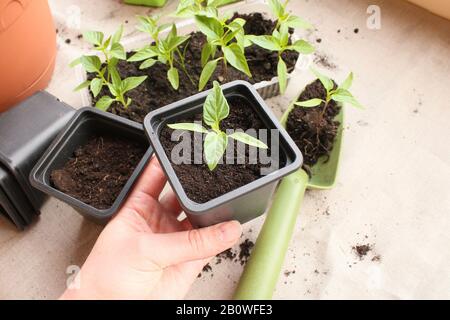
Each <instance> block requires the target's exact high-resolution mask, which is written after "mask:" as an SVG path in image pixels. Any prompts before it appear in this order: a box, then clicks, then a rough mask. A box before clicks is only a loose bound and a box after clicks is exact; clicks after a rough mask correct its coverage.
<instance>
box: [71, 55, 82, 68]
mask: <svg viewBox="0 0 450 320" xmlns="http://www.w3.org/2000/svg"><path fill="white" fill-rule="evenodd" d="M80 63H81V57H78V58H76V59H75V60H73V61H72V62H71V63H70V64H69V67H71V68H73V67H75V66H77V65H79V64H80Z"/></svg>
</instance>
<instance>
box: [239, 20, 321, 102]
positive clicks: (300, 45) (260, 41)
mask: <svg viewBox="0 0 450 320" xmlns="http://www.w3.org/2000/svg"><path fill="white" fill-rule="evenodd" d="M247 38H248V40H250V41H251V42H252V43H254V44H256V45H257V46H259V47H262V48H264V49H267V50H270V51H275V52H277V53H278V64H277V74H278V81H279V84H280V92H281V93H282V94H283V93H284V92H285V91H286V87H287V78H288V70H287V66H286V63H285V62H284V60H283V53H284V52H285V51H287V50H292V51H296V52H298V53H300V54H311V53H313V52H314V47H313V46H312V45H311V44H310V43H308V42H307V41H305V40H297V41H295V42H294V43H292V44H290V43H289V27H288V25H287V24H282V25H280V28H279V29H275V30H274V31H273V33H272V35H262V36H254V35H249V36H247Z"/></svg>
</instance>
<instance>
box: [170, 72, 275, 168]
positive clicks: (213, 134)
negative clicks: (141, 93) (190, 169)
mask: <svg viewBox="0 0 450 320" xmlns="http://www.w3.org/2000/svg"><path fill="white" fill-rule="evenodd" d="M229 113H230V107H229V105H228V102H227V100H226V98H225V96H224V94H223V92H222V89H221V88H220V85H219V83H218V82H217V81H214V83H213V89H212V90H211V93H210V94H209V95H208V96H207V97H206V100H205V103H204V104H203V122H204V123H205V124H206V125H208V126H209V127H210V130H208V129H206V128H205V127H203V126H202V125H201V124H198V123H174V124H169V125H168V127H169V128H171V129H174V130H187V131H193V132H199V133H204V134H206V137H205V140H204V142H203V150H204V155H205V161H206V163H207V165H208V168H209V170H211V171H212V170H214V169H215V168H216V166H217V164H218V163H219V161H220V159H222V157H223V154H224V153H225V150H226V149H227V146H228V138H231V139H234V140H237V141H240V142H242V143H245V144H247V145H250V146H254V147H257V148H262V149H267V148H268V147H267V145H266V144H265V143H263V142H262V141H260V140H258V139H256V138H254V137H252V136H251V135H248V134H246V133H244V132H239V131H237V132H234V133H232V134H229V135H227V134H226V133H225V132H223V131H222V130H221V129H220V122H221V121H222V120H224V119H226V118H227V117H228V115H229Z"/></svg>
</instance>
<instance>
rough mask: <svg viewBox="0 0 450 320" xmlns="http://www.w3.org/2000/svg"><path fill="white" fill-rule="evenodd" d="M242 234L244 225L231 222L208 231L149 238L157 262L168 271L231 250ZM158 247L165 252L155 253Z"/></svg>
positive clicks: (193, 231)
mask: <svg viewBox="0 0 450 320" xmlns="http://www.w3.org/2000/svg"><path fill="white" fill-rule="evenodd" d="M241 233H242V227H241V225H240V223H239V222H237V221H230V222H225V223H220V224H217V225H214V226H211V227H207V228H201V229H192V230H188V231H183V232H176V233H171V234H153V235H147V236H148V237H149V239H148V241H149V242H150V243H151V245H150V246H149V247H150V248H151V249H152V250H153V251H152V256H153V261H154V262H156V263H158V265H159V266H160V267H162V268H165V267H168V266H170V265H174V264H178V263H182V262H187V261H193V260H201V259H207V258H209V257H212V256H215V255H217V254H219V253H221V252H223V251H225V250H227V249H229V248H231V247H232V246H233V245H234V244H235V243H236V242H237V241H238V240H239V237H240V236H241ZM156 248H164V249H163V250H159V251H158V252H155V249H156ZM155 253H156V254H155Z"/></svg>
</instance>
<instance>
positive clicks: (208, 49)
mask: <svg viewBox="0 0 450 320" xmlns="http://www.w3.org/2000/svg"><path fill="white" fill-rule="evenodd" d="M212 52H213V47H212V45H211V44H210V43H206V44H205V45H204V46H203V48H202V57H201V62H202V68H203V67H204V66H205V64H207V63H208V60H209V58H210V57H211V54H212Z"/></svg>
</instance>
